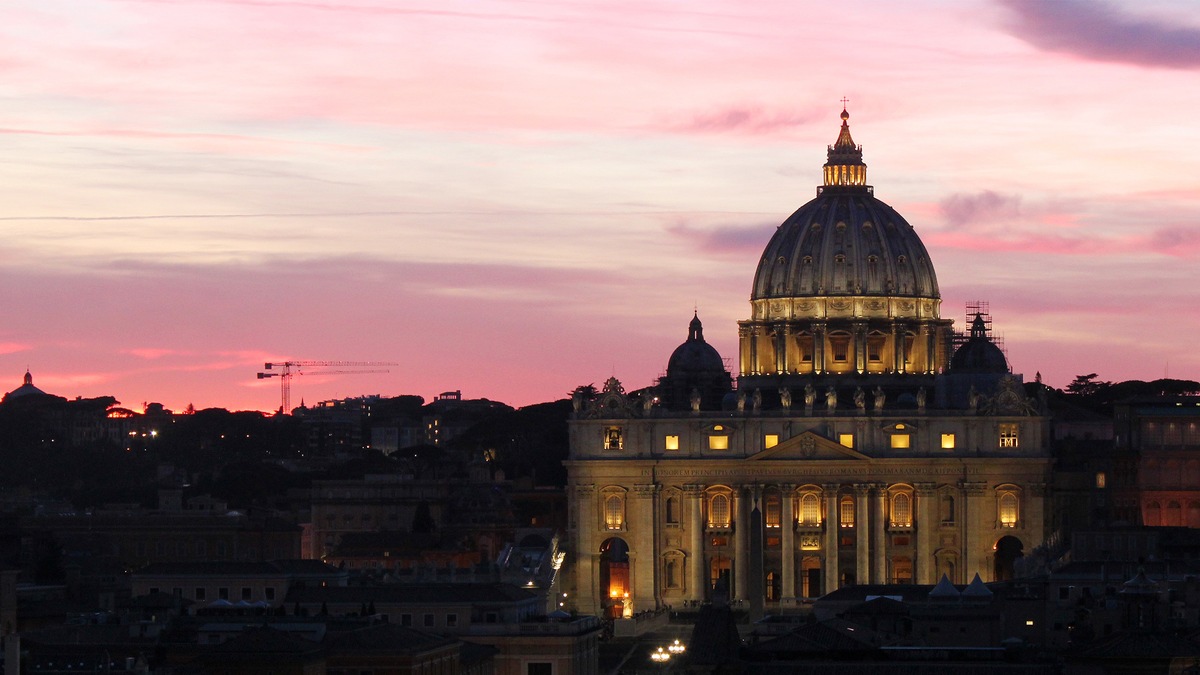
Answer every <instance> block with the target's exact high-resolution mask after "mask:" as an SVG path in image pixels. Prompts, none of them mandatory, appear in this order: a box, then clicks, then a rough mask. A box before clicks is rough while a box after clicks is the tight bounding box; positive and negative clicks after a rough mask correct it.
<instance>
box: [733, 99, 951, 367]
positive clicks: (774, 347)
mask: <svg viewBox="0 0 1200 675" xmlns="http://www.w3.org/2000/svg"><path fill="white" fill-rule="evenodd" d="M841 117H842V128H841V131H840V133H839V134H838V138H837V141H836V142H835V143H834V144H833V145H830V146H829V154H828V157H829V159H828V161H827V162H826V163H825V166H824V170H823V172H824V182H823V184H822V185H821V186H820V187H818V188H817V196H816V198H815V199H813V200H812V201H810V202H808V203H807V204H805V205H804V206H801V207H800V208H799V209H797V210H796V212H795V213H793V214H792V215H791V216H790V217H788V219H787V220H785V221H783V224H782V225H780V226H779V228H778V229H777V230H776V231H775V234H774V235H773V236H772V237H771V240H770V241H769V242H768V243H767V246H766V248H765V249H764V250H763V254H762V258H761V259H760V260H759V262H758V269H757V270H756V272H755V274H754V287H753V289H752V290H751V293H750V308H751V314H750V318H749V319H747V320H745V321H740V322H738V325H739V345H740V351H739V355H738V356H739V361H740V363H741V368H740V375H741V378H742V380H741V381H742V383H744V384H747V385H748V386H766V387H770V386H783V385H785V384H786V385H789V386H790V385H791V384H797V385H798V384H800V383H801V381H800V380H797V381H795V382H792V380H794V379H795V377H796V376H800V377H801V378H802V379H803V378H804V377H807V376H836V377H839V378H841V380H840V381H844V380H846V378H853V377H856V376H869V377H874V376H877V375H880V374H886V375H889V376H899V377H903V378H906V382H909V383H911V380H910V379H908V378H909V377H910V376H913V375H916V376H920V377H926V378H928V377H930V376H932V375H934V374H936V373H939V372H941V371H942V370H943V369H944V368H945V366H946V362H947V361H948V359H949V356H950V354H949V345H950V342H949V341H950V325H951V323H952V322H951V321H949V320H945V319H942V318H941V317H940V312H941V295H940V293H939V292H938V284H937V276H936V275H935V274H934V271H933V263H932V262H931V261H930V259H929V253H928V252H927V251H926V250H925V245H924V244H922V243H921V239H920V237H918V236H917V233H916V232H915V231H914V230H913V228H912V226H911V225H909V224H908V222H907V221H906V220H904V217H903V216H901V215H900V214H899V213H897V212H896V210H895V209H893V208H892V207H890V206H888V205H887V204H884V203H883V202H881V201H879V200H878V199H876V198H875V191H874V189H873V188H872V187H871V186H869V185H867V165H866V164H864V163H863V160H862V146H860V145H856V144H855V143H854V139H853V138H851V137H850V124H849V119H850V113H848V112H846V111H845V110H842V115H841ZM804 382H805V383H807V380H805V381H804ZM864 382H865V380H864ZM874 382H876V380H872V383H874ZM906 386H907V384H906Z"/></svg>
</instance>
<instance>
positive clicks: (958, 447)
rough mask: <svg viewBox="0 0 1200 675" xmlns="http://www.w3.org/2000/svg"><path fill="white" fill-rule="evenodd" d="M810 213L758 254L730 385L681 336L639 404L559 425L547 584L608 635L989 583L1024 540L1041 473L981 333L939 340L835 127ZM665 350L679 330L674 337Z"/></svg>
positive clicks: (1027, 404)
mask: <svg viewBox="0 0 1200 675" xmlns="http://www.w3.org/2000/svg"><path fill="white" fill-rule="evenodd" d="M841 117H842V126H841V131H840V133H839V134H838V137H837V141H836V142H835V143H834V144H833V145H832V146H830V147H829V152H828V158H829V159H828V161H827V162H826V164H825V166H824V180H823V185H821V186H819V187H818V188H817V196H816V198H815V199H813V200H812V201H810V202H808V203H807V204H805V205H803V206H801V207H800V208H799V209H798V210H797V211H796V212H795V213H793V214H792V215H791V216H790V217H788V218H787V220H785V221H784V222H783V224H782V225H780V226H779V228H778V229H777V230H776V232H775V234H774V236H772V237H771V240H770V241H769V242H767V245H766V248H765V249H764V250H763V254H762V258H761V259H760V260H759V263H758V269H757V270H756V271H755V274H754V281H753V285H752V287H751V293H750V316H749V318H747V319H745V320H744V321H740V322H738V336H739V351H738V361H739V372H738V376H737V380H736V388H735V386H734V379H733V377H732V376H731V374H730V373H729V372H728V370H727V369H726V367H725V365H724V361H723V359H722V358H721V356H720V355H719V354H718V353H717V351H716V350H715V349H714V348H713V347H712V346H711V345H709V344H708V343H707V342H706V341H705V339H704V331H703V326H702V325H701V322H700V319H699V318H698V317H696V316H694V317H692V320H691V323H690V324H689V325H688V329H687V340H686V341H685V342H684V343H683V344H681V345H680V346H679V347H678V348H677V349H676V350H675V352H674V353H673V354H671V356H670V359H669V360H668V361H667V369H666V374H665V375H664V376H663V377H661V378H660V379H659V380H658V381H657V382H656V383H655V384H654V385H653V386H651V387H648V388H645V389H641V390H639V391H635V392H634V391H631V392H627V391H626V390H625V388H624V387H623V386H622V384H621V383H620V382H619V381H618V380H617V379H616V378H610V379H609V380H608V382H606V383H605V385H604V387H603V390H602V391H600V392H599V395H598V396H597V397H596V398H594V399H591V400H585V399H583V398H582V397H577V398H576V401H575V414H574V419H573V421H572V422H571V425H570V433H571V441H570V442H571V448H570V458H569V460H568V461H567V468H568V473H569V485H568V490H569V503H570V509H571V511H570V524H569V540H570V544H569V557H568V561H569V562H568V566H569V567H568V570H567V571H568V572H569V580H568V582H567V589H568V592H569V596H570V597H571V598H572V599H573V600H574V602H573V603H572V605H573V606H574V607H575V608H576V609H577V610H579V611H582V612H588V613H597V614H600V613H603V614H606V615H608V616H619V615H622V614H624V615H626V616H628V615H629V614H630V613H632V612H640V611H643V610H648V609H649V610H653V609H658V608H661V607H663V606H666V605H671V606H675V607H681V606H685V605H688V604H692V603H694V602H705V601H708V600H710V599H712V598H713V596H714V594H716V593H720V594H722V595H723V594H725V593H728V596H729V598H730V599H732V600H733V601H735V602H737V601H741V602H744V603H748V604H749V606H750V607H751V608H758V609H759V610H761V609H763V608H767V609H769V608H773V607H778V608H784V607H787V606H789V605H793V604H796V603H797V602H800V601H802V600H803V599H805V598H813V597H816V596H819V595H822V594H824V593H827V592H829V591H831V590H834V589H836V588H839V587H841V586H846V585H850V584H856V583H921V584H932V583H934V582H936V581H937V580H938V579H939V578H941V576H942V575H945V576H947V577H948V578H949V580H950V581H952V582H955V583H965V582H967V581H969V580H971V579H972V578H973V577H974V576H975V574H977V573H978V574H979V575H980V576H981V577H982V579H983V580H985V581H992V580H998V579H1004V578H1007V577H1009V576H1010V575H1011V574H1012V572H1013V567H1014V563H1015V561H1016V560H1017V559H1018V558H1019V557H1020V556H1022V555H1023V554H1025V553H1028V552H1030V551H1031V549H1032V548H1033V547H1034V546H1037V545H1038V544H1040V543H1042V539H1043V536H1044V522H1043V520H1044V501H1045V499H1044V496H1045V494H1044V493H1045V488H1046V483H1047V480H1048V474H1049V468H1050V457H1049V451H1048V448H1047V433H1048V432H1047V419H1046V417H1045V414H1044V410H1043V405H1042V404H1041V402H1039V401H1038V400H1036V399H1035V398H1029V397H1027V395H1026V393H1025V389H1024V387H1023V385H1022V382H1021V378H1020V376H1019V375H1014V374H1012V373H1010V372H1009V367H1008V363H1007V360H1006V358H1005V356H1004V353H1003V351H1002V350H1001V349H1000V347H999V346H997V345H996V344H995V342H994V341H993V340H992V338H991V334H990V329H989V328H990V324H989V322H988V319H987V317H986V315H985V314H983V313H980V314H977V315H975V316H974V317H973V320H972V321H971V325H970V326H969V329H968V331H967V332H966V333H964V334H961V335H956V333H955V332H954V330H953V327H952V323H953V322H952V321H951V320H949V319H943V318H941V295H940V293H939V291H938V284H937V277H936V275H935V274H934V268H933V262H932V261H931V260H930V258H929V254H928V252H927V251H926V250H925V246H924V244H922V242H921V240H920V238H919V237H918V236H917V233H916V231H915V230H914V229H913V227H912V226H911V225H909V224H908V222H907V221H905V220H904V218H903V217H902V216H901V215H900V214H899V213H897V212H896V211H895V210H894V209H892V208H891V207H890V206H888V205H887V204H885V203H883V202H882V201H880V200H878V199H876V198H875V196H874V190H873V188H872V187H871V186H870V185H867V177H866V165H865V164H864V163H863V160H862V147H861V146H858V145H855V143H854V141H853V139H852V138H851V136H850V127H849V124H848V120H849V114H848V113H847V112H846V111H844V110H843V111H842V114H841ZM681 333H682V331H681Z"/></svg>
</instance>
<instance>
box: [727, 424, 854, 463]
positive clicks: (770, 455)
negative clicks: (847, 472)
mask: <svg viewBox="0 0 1200 675" xmlns="http://www.w3.org/2000/svg"><path fill="white" fill-rule="evenodd" d="M748 459H749V460H751V461H753V460H762V459H794V460H821V459H843V460H844V459H865V460H869V459H870V457H867V456H866V455H864V454H862V453H861V452H859V451H857V450H855V449H853V448H847V447H846V446H844V445H842V444H841V443H835V442H834V441H831V440H829V439H828V438H825V437H824V436H822V435H820V434H818V433H815V432H812V431H805V432H803V433H801V434H797V435H796V436H792V437H791V438H789V439H787V440H786V441H783V442H781V443H780V444H779V445H776V446H775V447H773V448H769V449H767V450H763V451H762V452H760V453H757V454H754V455H751V456H750V457H749V458H748Z"/></svg>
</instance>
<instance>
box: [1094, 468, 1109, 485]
mask: <svg viewBox="0 0 1200 675" xmlns="http://www.w3.org/2000/svg"><path fill="white" fill-rule="evenodd" d="M1096 487H1098V488H1105V487H1108V476H1105V475H1104V472H1103V471H1100V472H1098V473H1097V474H1096Z"/></svg>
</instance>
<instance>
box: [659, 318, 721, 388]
mask: <svg viewBox="0 0 1200 675" xmlns="http://www.w3.org/2000/svg"><path fill="white" fill-rule="evenodd" d="M723 372H725V361H724V360H722V359H721V355H720V354H719V353H717V350H716V349H715V348H713V346H712V345H710V344H708V343H707V342H705V341H704V326H703V325H702V324H701V323H700V317H699V315H693V316H692V321H691V323H689V324H688V338H687V341H685V342H684V343H683V344H681V345H679V346H678V347H676V348H675V351H674V352H672V353H671V358H670V360H669V361H667V377H670V378H676V377H686V376H688V375H691V374H700V373H718V374H719V373H723Z"/></svg>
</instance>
